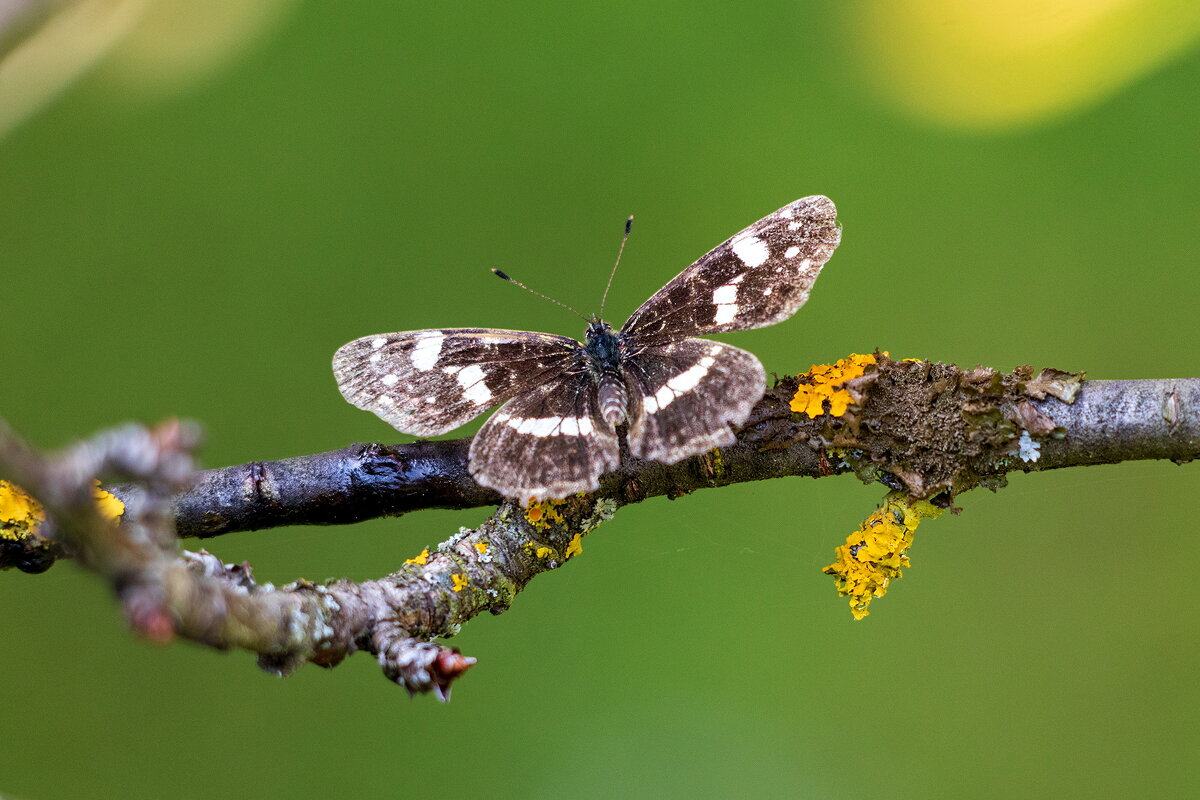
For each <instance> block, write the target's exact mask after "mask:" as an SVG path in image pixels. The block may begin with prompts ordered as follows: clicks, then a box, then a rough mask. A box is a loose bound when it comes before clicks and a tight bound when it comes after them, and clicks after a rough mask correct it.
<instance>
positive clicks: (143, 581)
mask: <svg viewBox="0 0 1200 800" xmlns="http://www.w3.org/2000/svg"><path fill="white" fill-rule="evenodd" d="M852 362H853V363H852ZM1197 409H1200V379H1181V380H1156V381H1155V380H1151V381H1082V380H1081V378H1080V377H1079V376H1075V375H1070V374H1068V373H1063V372H1058V371H1056V370H1043V371H1041V372H1038V373H1035V372H1034V371H1033V370H1032V369H1030V368H1019V369H1017V370H1015V371H1014V372H1013V373H1012V374H1010V375H1001V374H999V373H996V372H994V371H992V370H989V369H985V368H981V367H976V368H975V369H972V370H967V371H963V370H960V369H959V368H957V367H954V366H953V365H947V364H937V363H931V362H923V361H904V362H894V361H891V360H890V359H888V358H887V357H886V356H885V355H882V354H877V357H875V358H872V357H855V358H854V359H849V360H846V361H845V362H838V363H837V364H835V365H826V366H823V367H820V368H814V369H813V370H812V371H810V372H809V373H808V374H806V375H804V376H800V377H799V378H791V377H788V378H783V379H781V380H779V381H778V382H777V384H776V386H775V387H773V388H772V389H770V390H769V391H768V392H767V393H766V395H765V396H764V398H763V400H762V401H761V402H760V403H759V405H758V406H757V407H756V409H755V411H754V414H753V416H752V418H751V419H750V420H749V421H748V422H747V424H746V425H745V426H744V427H743V429H742V430H741V431H740V432H739V433H738V437H737V441H736V442H735V443H734V444H733V445H731V446H729V447H725V448H721V449H719V450H714V451H711V452H710V453H707V454H705V455H702V456H698V457H696V458H692V459H688V460H686V461H684V462H680V463H678V464H673V465H664V464H658V463H654V462H644V461H639V460H637V459H632V458H628V457H627V458H626V459H625V460H624V461H623V462H622V464H621V466H620V468H619V469H618V470H617V471H615V472H613V473H611V474H609V475H607V476H605V478H604V479H603V481H602V486H601V489H600V491H598V492H596V493H594V494H591V495H586V496H584V495H580V496H576V497H573V498H569V499H567V500H564V501H551V502H546V503H537V504H533V505H530V506H528V507H526V506H523V505H521V504H519V503H512V502H502V501H501V498H499V497H498V496H497V495H496V494H495V493H493V492H491V491H489V490H485V489H482V488H480V487H479V486H477V485H476V484H474V482H473V481H471V480H470V477H469V475H468V473H467V471H466V453H467V447H468V442H469V440H465V439H462V440H453V441H440V442H417V443H414V444H407V445H379V444H368V445H352V446H350V447H347V448H343V449H342V450H337V451H333V452H329V453H320V454H316V455H311V456H303V457H299V458H292V459H286V460H283V461H277V462H255V463H253V464H245V465H241V466H237V467H228V468H224V469H217V470H209V471H207V472H203V473H200V474H199V476H198V479H196V480H195V481H194V482H192V483H191V484H190V486H189V488H187V489H185V490H183V491H181V492H178V493H177V494H176V495H175V496H174V498H173V499H172V497H171V494H170V488H171V487H175V486H178V485H179V484H180V480H181V479H180V478H179V476H178V474H177V473H178V469H177V461H175V460H172V457H173V456H174V455H178V454H180V453H183V454H186V452H187V450H188V449H189V447H190V439H189V438H188V437H187V436H186V435H184V434H181V433H178V432H177V431H178V430H186V429H178V426H176V427H175V428H171V427H170V426H168V427H166V428H160V429H157V430H156V431H152V432H146V431H142V430H141V429H127V430H126V431H124V432H119V433H116V434H104V435H101V436H100V437H98V438H97V439H95V440H93V441H91V442H87V443H84V444H82V445H79V446H77V447H76V448H73V449H72V450H71V451H68V452H67V453H66V454H64V455H61V456H58V457H53V458H52V457H46V456H42V455H41V454H38V453H36V452H35V451H33V450H31V449H30V448H28V447H26V446H25V445H24V444H23V443H21V442H20V440H19V439H17V438H16V437H15V435H13V434H11V433H5V432H3V431H0V467H5V468H6V470H7V471H6V472H3V473H0V474H3V475H11V476H12V477H13V478H14V479H15V480H17V482H19V483H21V484H22V485H23V486H25V488H26V489H28V490H29V491H30V492H32V493H33V495H35V496H36V497H37V498H39V499H40V500H41V502H42V503H43V504H44V506H45V510H46V513H47V515H48V519H47V520H46V523H45V524H44V525H43V526H41V527H40V528H39V529H38V530H37V531H36V532H34V533H31V534H29V535H25V536H20V537H15V538H14V537H13V536H12V535H11V534H10V535H9V537H8V540H7V543H6V545H5V547H0V565H9V566H11V565H13V564H17V563H19V562H20V560H19V559H18V558H17V557H16V556H14V553H15V552H16V550H15V549H14V547H13V546H12V545H13V542H14V541H16V542H19V544H20V547H21V551H20V552H21V558H25V559H26V560H27V561H28V560H29V559H30V553H31V552H34V551H36V550H37V548H39V547H44V550H43V551H42V552H41V555H42V556H43V557H45V558H48V559H49V560H51V561H52V560H53V558H54V557H55V556H57V555H59V554H61V553H72V554H74V555H76V556H77V557H78V558H79V559H80V561H81V562H82V563H83V564H84V565H85V566H87V567H89V568H91V569H93V570H95V571H97V572H99V573H100V574H101V575H103V576H105V577H106V578H108V579H109V580H110V581H111V582H112V583H113V585H114V587H115V588H116V590H117V593H118V596H119V597H120V598H121V599H122V602H123V603H124V605H125V608H126V610H127V613H128V615H129V617H130V619H131V621H132V623H133V626H134V628H135V630H138V631H139V632H141V633H143V634H145V635H148V636H152V637H154V638H168V637H169V636H171V635H175V634H178V635H180V636H183V637H186V638H189V639H192V640H194V641H197V642H200V643H203V644H208V645H210V646H213V647H221V648H227V647H242V648H245V649H249V650H252V651H254V652H256V653H258V654H259V661H260V664H261V665H262V666H263V667H264V668H266V669H269V670H271V671H273V672H277V673H280V674H284V673H287V672H289V671H291V670H292V669H294V668H296V667H297V666H299V665H300V664H303V663H305V662H306V661H311V662H313V663H316V664H319V665H322V666H333V665H335V664H337V663H338V662H340V661H341V660H342V659H343V658H345V657H346V656H347V655H349V654H351V653H353V652H355V651H356V650H367V651H368V652H372V653H374V654H375V655H376V657H377V658H378V659H379V661H380V664H381V666H382V668H383V670H384V673H385V675H387V676H388V677H389V678H390V679H392V680H394V681H396V682H398V683H400V684H401V685H403V686H405V687H406V688H407V689H408V690H409V691H410V692H414V693H415V692H425V691H432V692H434V693H436V694H438V696H440V697H443V698H444V697H446V696H447V695H448V691H449V686H450V682H451V681H452V680H453V679H454V678H455V677H456V676H457V675H459V674H461V673H462V672H463V671H464V670H466V669H467V668H468V667H469V666H470V665H471V664H472V663H473V659H468V658H466V657H464V656H462V655H460V654H459V653H458V652H457V651H455V650H452V649H449V648H445V647H442V646H441V645H437V644H433V643H432V642H431V640H432V639H435V638H439V637H446V636H451V635H453V634H454V633H455V632H457V630H458V627H459V626H460V625H461V624H463V623H464V622H466V621H468V620H470V619H471V618H472V617H474V616H475V615H477V614H479V613H480V612H482V611H485V610H486V611H490V612H491V613H493V614H498V613H501V612H502V611H504V610H505V609H506V608H507V607H508V606H509V604H510V603H511V602H512V600H513V598H514V597H515V596H516V594H517V593H518V592H520V591H521V590H522V589H523V588H524V587H525V585H526V584H527V583H528V582H529V581H530V580H531V579H532V578H533V577H534V576H536V575H537V574H540V573H541V572H545V571H547V570H550V569H554V568H556V567H557V566H559V565H561V564H562V563H564V562H565V561H566V560H568V559H569V558H571V557H572V556H573V555H574V554H576V553H578V552H581V538H582V536H583V535H584V534H586V533H587V532H589V531H591V530H592V529H593V528H595V527H596V525H598V524H599V523H600V522H601V521H603V520H604V519H607V518H608V517H610V516H612V514H613V513H614V512H615V511H616V510H617V509H618V508H619V507H620V506H622V505H626V504H628V503H634V502H639V501H641V500H643V499H645V498H648V497H654V496H659V495H667V496H669V497H677V496H680V495H682V494H686V493H688V492H691V491H695V490H697V489H701V488H708V487H716V486H723V485H728V484H731V483H739V482H744V481H750V480H765V479H770V478H778V477H785V476H803V475H807V476H812V477H824V476H828V475H834V474H839V473H844V472H848V471H853V472H855V473H856V474H857V475H858V477H859V478H860V479H862V480H864V481H868V482H875V481H878V482H882V483H884V484H886V485H888V486H889V487H892V488H894V489H902V490H903V493H904V494H906V495H907V496H908V497H909V498H911V499H912V500H922V499H928V500H930V501H931V502H932V503H933V504H934V505H937V506H942V507H946V506H949V505H951V504H952V502H953V498H954V497H955V496H956V495H957V494H959V493H961V492H963V491H968V490H970V489H972V488H975V487H978V486H986V487H989V488H997V487H999V486H1002V485H1003V483H1004V480H1005V475H1006V474H1007V473H1008V472H1012V471H1016V470H1021V471H1026V472H1030V471H1037V470H1043V469H1058V468H1062V467H1068V466H1084V465H1089V464H1101V463H1117V462H1120V461H1126V460H1133V459H1170V460H1173V461H1175V462H1178V463H1183V462H1185V461H1190V460H1192V459H1194V458H1196V457H1197V456H1198V455H1200V414H1198V413H1197ZM173 431H176V432H173ZM172 464H175V465H176V467H170V469H168V468H167V467H166V466H163V465H168V466H169V465H172ZM113 471H115V472H117V473H119V474H124V475H126V476H127V477H128V478H130V479H131V482H130V483H126V484H119V485H110V486H108V487H107V488H108V489H109V491H111V492H112V493H113V494H114V495H116V496H117V497H118V498H120V499H121V500H122V501H124V503H125V513H124V516H123V517H122V523H121V524H120V525H117V526H114V525H112V524H110V523H108V522H107V521H106V520H104V519H102V518H101V517H100V516H99V515H97V513H96V512H95V508H94V499H93V492H94V489H92V486H91V479H92V478H93V477H94V476H98V475H100V474H102V473H107V472H113ZM497 504H498V505H499V508H498V509H497V511H496V512H495V513H494V514H493V515H492V516H491V517H490V518H489V519H488V520H487V521H486V522H484V523H483V524H482V525H481V526H480V527H479V528H477V529H475V530H466V529H463V530H461V531H460V532H459V533H458V534H455V535H454V536H451V537H450V538H449V539H447V540H446V541H444V542H442V543H441V544H440V545H438V547H437V548H436V549H435V550H434V551H433V552H432V553H430V552H429V551H428V550H427V551H425V552H423V553H422V554H421V555H419V556H417V557H415V558H412V559H409V560H408V562H406V563H405V564H404V565H403V566H402V567H401V568H400V569H398V570H397V571H395V572H393V573H391V574H390V575H387V576H386V577H384V578H381V579H379V580H375V581H365V582H362V583H353V582H350V581H335V582H333V583H330V584H327V585H318V584H312V583H308V582H306V581H300V582H297V583H294V584H291V585H289V586H285V587H279V588H276V587H273V586H269V585H264V586H259V585H258V584H256V583H255V582H254V580H253V577H252V575H251V572H250V568H249V565H241V566H233V565H228V564H222V563H221V562H220V561H219V560H217V559H216V558H215V557H213V556H211V555H209V554H207V553H204V552H201V553H199V554H190V553H184V554H183V556H182V557H179V556H177V555H176V554H175V552H174V549H173V548H174V544H173V542H174V539H175V537H176V536H217V535H219V534H222V533H227V532H231V531H235V530H253V529H258V528H266V527H273V526H276V525H286V524H341V523H347V522H357V521H361V520H364V519H370V518H373V517H378V516H391V515H397V514H403V513H407V512H409V511H414V510H417V509H421V508H434V507H443V508H445V507H453V508H466V507H473V506H481V505H497ZM89 509H90V510H89ZM3 524H4V519H3V517H2V516H0V526H2V525H3ZM914 524H915V523H914ZM3 533H4V530H3V529H2V528H0V534H3ZM4 541H5V538H4V536H2V535H0V542H4ZM5 559H7V561H5ZM35 560H36V559H35ZM44 566H48V563H46V564H44V565H42V568H44ZM30 571H32V570H30Z"/></svg>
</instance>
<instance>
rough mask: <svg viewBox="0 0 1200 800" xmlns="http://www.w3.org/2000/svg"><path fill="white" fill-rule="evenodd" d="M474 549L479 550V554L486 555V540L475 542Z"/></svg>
mask: <svg viewBox="0 0 1200 800" xmlns="http://www.w3.org/2000/svg"><path fill="white" fill-rule="evenodd" d="M475 549H476V550H478V551H479V555H481V556H486V555H487V551H488V543H487V542H476V543H475Z"/></svg>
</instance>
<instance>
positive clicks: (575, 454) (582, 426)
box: [468, 370, 620, 500]
mask: <svg viewBox="0 0 1200 800" xmlns="http://www.w3.org/2000/svg"><path fill="white" fill-rule="evenodd" d="M468 463H469V465H470V471H471V477H473V478H474V479H475V481H476V482H477V483H479V484H481V485H483V486H488V487H490V488H492V489H495V490H496V491H498V492H499V493H500V494H502V495H504V496H505V497H512V498H519V499H521V500H528V499H530V498H533V499H538V500H542V499H545V498H560V497H567V496H568V495H572V494H574V493H576V492H589V491H594V490H595V489H598V488H599V487H600V475H601V474H602V473H604V472H607V471H609V470H612V469H615V468H616V467H617V464H618V463H620V453H619V449H618V445H617V434H616V431H614V430H613V428H612V426H611V425H609V424H608V423H607V422H605V421H604V418H603V417H602V416H600V409H599V403H598V401H597V397H596V388H595V385H594V384H593V382H592V379H591V378H590V377H589V376H588V375H587V373H586V372H584V371H581V370H580V371H576V370H572V371H569V372H567V373H564V374H560V375H558V376H557V377H554V378H551V379H548V380H547V381H545V382H544V383H542V384H540V385H538V386H536V387H534V388H531V389H527V390H525V391H522V392H521V393H520V394H518V395H517V396H516V397H514V398H513V399H511V400H509V401H508V402H507V403H505V404H504V405H503V406H501V407H500V409H499V410H497V411H496V413H495V414H493V415H492V416H491V418H490V419H488V421H487V422H485V423H484V425H483V427H482V428H480V429H479V433H477V434H476V435H475V438H474V439H473V440H472V441H471V449H470V452H469V454H468Z"/></svg>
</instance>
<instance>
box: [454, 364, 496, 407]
mask: <svg viewBox="0 0 1200 800" xmlns="http://www.w3.org/2000/svg"><path fill="white" fill-rule="evenodd" d="M457 378H458V385H459V386H461V387H462V388H463V396H464V397H466V398H467V399H468V400H470V401H471V402H472V403H475V404H476V405H480V406H483V405H487V404H488V402H489V401H490V400H491V399H492V390H491V389H489V388H488V387H487V384H485V383H484V382H483V367H481V366H479V365H478V364H472V365H470V366H469V367H463V368H462V369H461V370H459V373H458V375H457Z"/></svg>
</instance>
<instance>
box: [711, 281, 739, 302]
mask: <svg viewBox="0 0 1200 800" xmlns="http://www.w3.org/2000/svg"><path fill="white" fill-rule="evenodd" d="M712 301H713V303H715V304H717V305H724V304H727V303H736V302H737V287H736V286H734V285H733V284H729V283H727V284H725V285H724V286H718V287H717V288H716V290H715V291H714V292H713V299H712Z"/></svg>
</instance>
